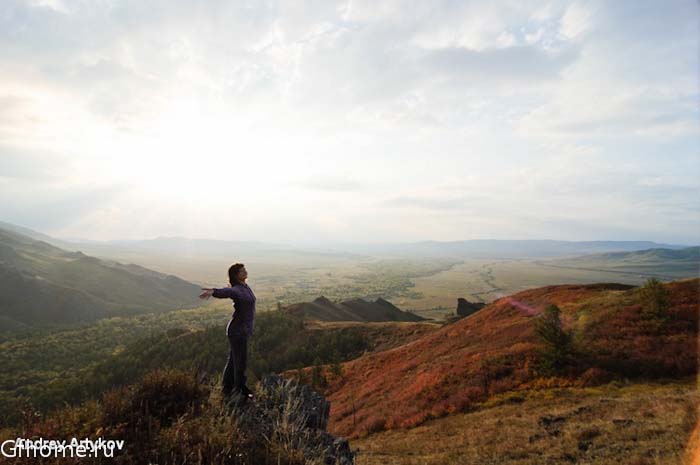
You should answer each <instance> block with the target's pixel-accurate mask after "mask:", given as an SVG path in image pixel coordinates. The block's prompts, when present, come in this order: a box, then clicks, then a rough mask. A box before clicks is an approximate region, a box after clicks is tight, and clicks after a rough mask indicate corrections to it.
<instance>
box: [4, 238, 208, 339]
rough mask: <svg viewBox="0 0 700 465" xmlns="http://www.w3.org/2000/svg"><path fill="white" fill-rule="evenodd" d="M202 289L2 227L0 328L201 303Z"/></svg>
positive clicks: (81, 319) (79, 319) (66, 321)
mask: <svg viewBox="0 0 700 465" xmlns="http://www.w3.org/2000/svg"><path fill="white" fill-rule="evenodd" d="M198 292H199V286H197V285H195V284H192V283H189V282H187V281H184V280H182V279H180V278H178V277H177V276H173V275H166V274H162V273H157V272H155V271H152V270H149V269H147V268H144V267H141V266H138V265H133V264H122V263H119V262H115V261H110V260H101V259H98V258H95V257H91V256H88V255H85V254H83V253H82V252H80V251H77V252H69V251H66V250H63V249H60V248H58V247H55V246H53V245H51V244H49V243H47V242H45V241H43V240H38V239H35V238H32V237H29V236H26V235H23V234H20V233H18V232H15V231H11V230H7V229H0V330H16V329H21V328H27V327H32V326H46V325H55V324H65V323H74V322H79V321H91V320H95V319H98V318H103V317H109V316H123V315H133V314H139V313H145V312H153V311H164V310H170V309H174V308H178V307H189V306H196V305H198V302H197V300H198V298H197V296H198Z"/></svg>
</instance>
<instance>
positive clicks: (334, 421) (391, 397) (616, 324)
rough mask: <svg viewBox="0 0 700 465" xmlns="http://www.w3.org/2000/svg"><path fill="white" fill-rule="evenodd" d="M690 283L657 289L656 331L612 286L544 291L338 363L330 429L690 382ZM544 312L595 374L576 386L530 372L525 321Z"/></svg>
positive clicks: (693, 324)
mask: <svg viewBox="0 0 700 465" xmlns="http://www.w3.org/2000/svg"><path fill="white" fill-rule="evenodd" d="M699 284H700V280H698V279H691V280H685V281H677V282H673V283H668V284H666V286H667V287H668V289H669V290H670V291H671V292H672V308H671V309H670V311H669V313H670V319H669V321H668V322H666V323H663V324H660V323H658V322H654V321H649V320H646V319H644V318H643V317H642V315H641V305H640V302H639V300H638V297H637V294H636V292H635V290H634V289H631V290H619V286H616V285H588V286H586V285H560V286H547V287H543V288H538V289H533V290H529V291H524V292H521V293H518V294H515V295H513V296H510V297H506V298H502V299H498V300H496V301H494V302H493V303H491V304H490V305H488V306H487V307H486V308H484V309H483V310H481V311H480V312H478V313H476V314H474V315H472V316H470V317H467V318H465V319H463V320H460V321H458V322H456V323H454V324H451V325H447V326H445V327H443V328H441V329H439V330H437V331H434V332H432V333H430V334H428V335H426V336H424V337H421V338H419V339H417V340H414V341H412V342H410V343H408V344H406V345H403V346H401V347H398V348H396V349H393V350H389V351H385V352H379V353H373V354H370V355H367V356H364V357H361V358H359V359H356V360H352V361H350V362H347V363H345V364H343V371H344V374H343V376H342V377H335V378H331V383H330V386H329V387H328V389H327V390H326V393H327V394H328V396H329V400H331V402H332V410H331V425H330V427H331V429H332V431H334V432H336V433H338V434H343V435H348V436H351V437H356V436H358V435H360V434H365V433H367V432H374V431H379V430H382V429H391V428H396V427H406V426H415V425H417V424H420V423H422V422H424V421H426V420H428V419H431V418H435V417H440V416H444V415H447V414H450V413H455V412H459V411H465V410H468V409H470V408H472V407H473V406H474V405H475V404H477V403H479V402H481V401H483V400H485V399H487V398H488V397H489V396H493V395H497V394H499V393H502V392H506V391H509V390H514V389H527V388H531V387H546V386H551V385H575V384H577V383H586V382H589V383H595V382H599V381H601V380H604V379H605V378H606V377H607V376H608V375H612V376H629V377H658V376H672V377H676V376H684V375H688V374H691V373H695V372H696V371H697V364H696V360H695V357H694V355H690V354H696V353H697V321H698V314H697V305H698V285H699ZM549 303H555V304H557V305H559V306H560V307H561V309H562V312H563V315H564V321H565V324H566V325H567V326H568V327H569V328H571V329H573V330H575V331H576V334H577V337H578V341H579V344H580V345H581V347H584V348H587V351H588V353H587V355H586V357H585V365H584V366H583V369H585V368H595V369H594V370H593V371H589V372H587V373H585V376H584V377H583V378H582V379H574V378H571V379H549V380H542V379H539V378H538V377H537V375H536V373H535V372H534V371H533V361H534V354H535V350H536V348H537V343H536V341H535V338H534V334H533V330H532V326H533V325H532V318H533V316H532V314H533V313H536V312H538V311H539V310H541V309H542V308H543V307H544V306H546V305H547V304H549ZM679 354H687V355H680V356H679ZM582 363H583V362H582ZM596 370H597V371H596ZM603 370H607V371H608V372H609V373H608V372H606V371H603Z"/></svg>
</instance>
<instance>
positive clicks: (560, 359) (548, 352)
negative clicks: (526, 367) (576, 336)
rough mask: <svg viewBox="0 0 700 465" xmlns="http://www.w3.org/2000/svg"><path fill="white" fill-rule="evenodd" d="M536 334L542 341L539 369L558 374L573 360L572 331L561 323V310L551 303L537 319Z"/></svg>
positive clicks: (545, 372) (543, 371)
mask: <svg viewBox="0 0 700 465" xmlns="http://www.w3.org/2000/svg"><path fill="white" fill-rule="evenodd" d="M535 334H536V335H537V337H538V339H539V340H540V342H541V343H542V346H543V347H542V349H541V351H540V354H539V355H540V357H539V369H540V371H541V372H542V373H543V374H550V375H551V374H557V373H560V372H561V371H562V369H563V368H565V367H566V366H567V365H568V364H569V363H570V362H571V361H572V358H573V357H572V356H573V343H572V337H571V333H570V332H568V331H565V330H564V328H563V327H562V323H561V310H559V307H557V306H556V305H554V304H550V305H548V306H547V308H546V309H545V310H544V312H543V313H542V314H541V315H540V316H538V317H537V319H535Z"/></svg>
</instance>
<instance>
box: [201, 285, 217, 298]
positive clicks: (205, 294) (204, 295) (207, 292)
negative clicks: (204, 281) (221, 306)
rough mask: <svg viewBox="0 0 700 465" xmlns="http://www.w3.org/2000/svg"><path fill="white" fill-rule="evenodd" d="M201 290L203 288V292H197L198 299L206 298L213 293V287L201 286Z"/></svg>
mask: <svg viewBox="0 0 700 465" xmlns="http://www.w3.org/2000/svg"><path fill="white" fill-rule="evenodd" d="M202 290H203V291H204V292H202V293H201V294H199V298H200V299H208V298H209V297H211V296H212V294H213V293H214V289H212V288H210V287H203V288H202Z"/></svg>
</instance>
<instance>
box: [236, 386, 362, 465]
mask: <svg viewBox="0 0 700 465" xmlns="http://www.w3.org/2000/svg"><path fill="white" fill-rule="evenodd" d="M228 405H229V406H230V407H231V408H232V409H233V410H232V411H231V414H232V415H236V416H237V417H238V418H239V421H240V423H239V426H240V427H241V428H242V429H243V430H244V431H247V432H249V433H250V434H253V435H255V436H256V437H264V438H269V439H270V440H274V442H276V443H284V444H286V446H288V448H289V449H294V450H299V451H302V453H303V454H304V457H305V458H306V459H308V460H309V461H313V460H318V459H319V458H321V460H322V462H323V463H324V464H327V465H352V464H354V463H355V455H356V453H357V452H356V451H353V450H351V449H350V445H349V443H348V441H347V440H346V439H344V438H341V437H335V436H333V435H332V434H330V433H328V432H327V431H326V427H327V425H328V417H329V414H330V407H331V404H330V402H329V401H327V400H326V399H325V397H323V396H322V395H321V394H319V393H318V392H316V391H314V390H313V389H312V388H311V387H310V386H308V385H305V384H300V383H298V382H297V381H296V380H293V379H285V378H283V377H281V376H279V375H276V374H268V375H265V376H264V377H263V378H262V379H261V380H260V383H258V385H257V386H256V389H255V397H254V400H248V401H246V402H243V403H241V402H240V398H237V397H235V396H234V397H233V398H231V400H230V401H229V404H228Z"/></svg>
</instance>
